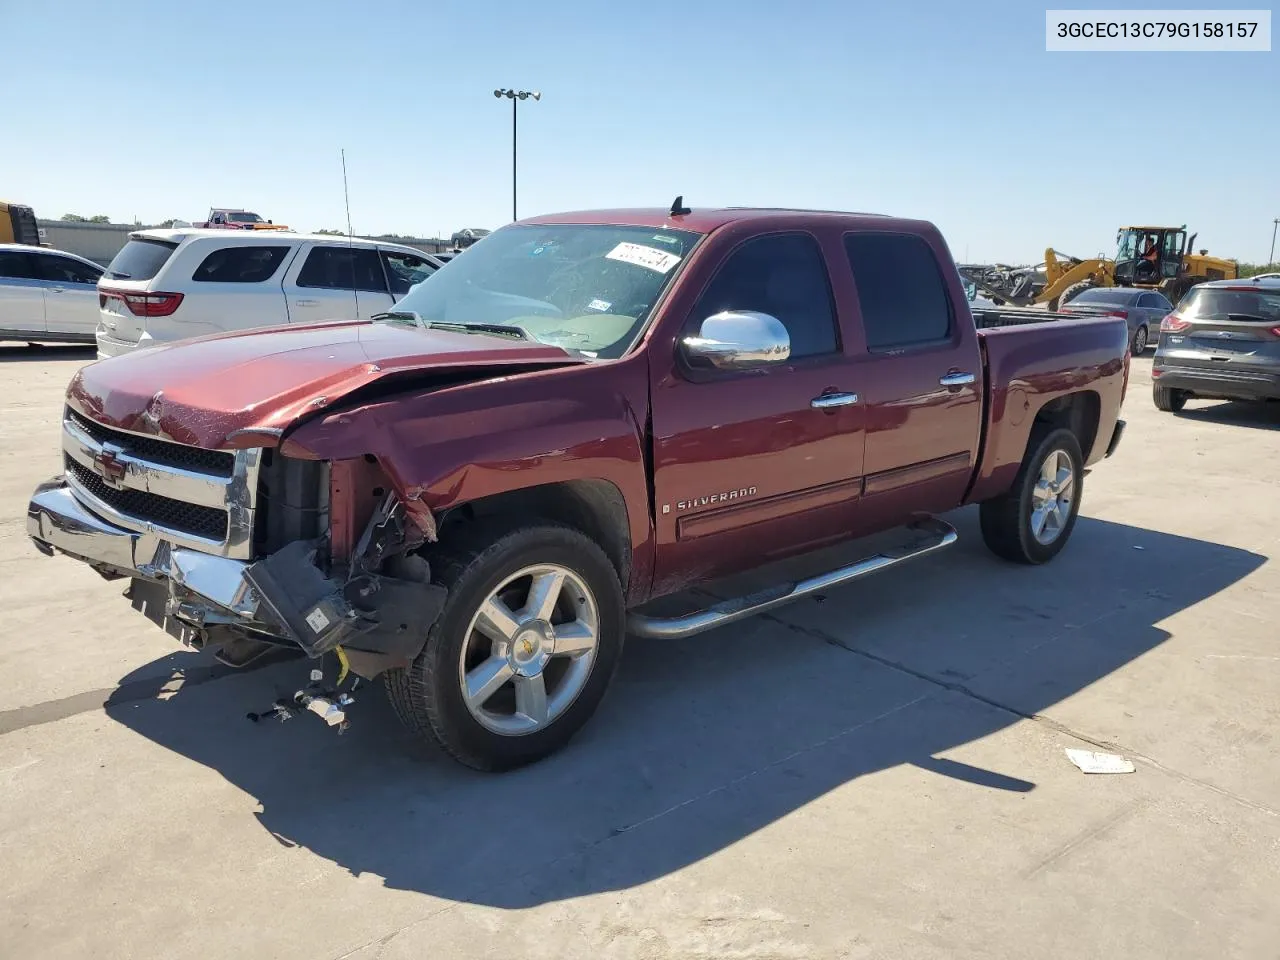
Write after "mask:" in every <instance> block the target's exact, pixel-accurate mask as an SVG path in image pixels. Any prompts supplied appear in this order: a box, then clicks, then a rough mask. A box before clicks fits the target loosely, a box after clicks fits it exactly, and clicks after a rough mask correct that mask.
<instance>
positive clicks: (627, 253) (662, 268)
mask: <svg viewBox="0 0 1280 960" xmlns="http://www.w3.org/2000/svg"><path fill="white" fill-rule="evenodd" d="M606 256H607V257H608V258H609V259H610V260H621V261H622V262H623V263H632V264H635V265H636V266H637V267H644V268H646V269H648V270H652V271H654V272H655V273H668V272H670V270H671V268H672V267H674V266H675V265H676V264H677V263H679V262H680V258H679V257H677V256H676V255H675V254H674V253H667V251H665V250H655V249H654V248H653V247H646V246H644V244H640V243H627V242H626V241H623V242H622V243H620V244H618V245H617V246H616V247H614V248H613V249H612V250H610V251H609V252H608V253H607V254H606Z"/></svg>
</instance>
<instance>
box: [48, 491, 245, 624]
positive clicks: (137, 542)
mask: <svg viewBox="0 0 1280 960" xmlns="http://www.w3.org/2000/svg"><path fill="white" fill-rule="evenodd" d="M27 534H28V535H29V536H30V537H31V539H32V541H33V542H34V543H35V545H36V547H37V548H38V549H39V550H40V551H41V552H42V553H46V554H51V553H53V552H54V551H55V550H56V551H58V552H61V553H65V554H67V555H68V556H71V557H75V558H76V559H78V560H82V561H84V562H85V563H87V564H89V565H90V566H92V567H93V568H94V569H96V570H98V571H99V572H100V573H103V574H105V575H107V576H118V577H140V578H143V579H146V580H162V581H166V582H168V583H169V584H170V597H171V601H172V603H171V606H172V607H173V609H171V610H170V611H169V612H170V613H171V614H176V613H177V612H178V608H179V607H180V606H181V605H182V604H184V602H185V604H186V608H185V610H184V612H185V613H187V614H189V615H190V617H191V620H192V622H195V623H199V622H223V623H243V624H245V625H252V624H253V623H254V622H255V621H256V614H257V608H258V601H257V598H256V597H255V596H254V594H253V591H252V590H251V589H250V587H249V584H248V582H247V581H246V580H245V578H244V571H245V568H246V567H247V566H248V564H247V563H245V562H244V561H242V560H233V559H231V558H229V557H219V556H213V555H210V554H207V553H200V552H199V551H196V550H191V549H188V548H186V547H177V546H174V545H173V544H171V543H170V542H168V541H167V540H164V539H162V538H161V537H159V536H157V535H156V534H154V533H138V532H136V531H133V530H125V529H124V528H122V527H117V526H115V525H114V524H111V523H108V522H107V521H105V520H103V519H102V518H100V517H98V516H97V515H96V514H93V513H91V512H90V511H89V510H88V509H86V508H85V507H84V506H83V505H82V504H81V503H80V501H79V500H77V499H76V498H75V496H74V495H73V494H72V493H71V490H70V488H69V487H68V486H67V485H66V483H65V482H64V481H63V480H62V478H61V477H58V478H55V479H53V480H49V481H47V482H46V483H42V484H41V485H40V486H39V487H37V488H36V490H35V493H33V494H32V496H31V501H30V502H29V503H28V504H27ZM201 615H204V617H205V618H204V619H202V618H201ZM184 619H185V618H184Z"/></svg>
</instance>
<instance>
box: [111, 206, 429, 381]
mask: <svg viewBox="0 0 1280 960" xmlns="http://www.w3.org/2000/svg"><path fill="white" fill-rule="evenodd" d="M442 265H443V264H442V263H441V261H438V260H436V259H435V258H433V257H432V256H431V255H430V254H427V253H423V252H422V251H421V250H416V249H414V248H413V247H405V246H400V245H399V244H394V243H381V242H377V241H373V240H361V239H348V238H346V237H336V236H325V235H319V234H315V235H313V234H300V233H259V232H252V233H251V232H247V231H246V232H239V231H232V230H217V229H213V230H201V229H195V228H184V229H170V230H140V231H137V232H136V233H131V234H130V235H129V242H128V243H126V244H125V245H124V247H123V249H121V251H120V252H119V253H118V254H116V257H115V259H114V260H112V261H111V265H110V266H109V267H107V272H106V273H105V274H104V275H103V277H102V279H101V280H100V281H99V283H98V308H99V309H98V313H99V321H98V329H97V333H96V339H97V344H98V357H99V358H104V357H114V356H119V355H120V354H123V353H129V352H130V351H133V350H136V349H138V348H140V347H146V346H152V345H155V344H157V343H162V342H166V341H170V340H184V339H186V338H188V337H198V336H203V335H205V334H210V333H218V332H221V331H224V330H244V329H248V328H251V327H269V326H275V325H278V324H286V323H314V322H316V321H318V320H361V319H368V318H369V317H370V316H372V315H373V314H375V313H379V312H381V311H384V310H389V309H391V307H392V306H393V305H394V304H395V302H396V301H397V300H399V299H400V298H401V297H402V296H404V294H406V293H408V292H409V288H410V287H411V286H413V285H414V284H416V283H419V282H421V281H422V280H425V279H426V278H427V277H428V276H430V275H431V274H432V273H434V272H435V271H436V270H437V269H439V268H440V267H441V266H442Z"/></svg>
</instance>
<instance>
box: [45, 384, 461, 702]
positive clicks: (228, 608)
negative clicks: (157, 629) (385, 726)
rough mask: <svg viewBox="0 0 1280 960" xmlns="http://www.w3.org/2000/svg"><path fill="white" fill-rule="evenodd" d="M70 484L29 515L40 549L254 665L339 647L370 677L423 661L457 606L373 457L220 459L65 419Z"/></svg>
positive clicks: (160, 619) (62, 481)
mask: <svg viewBox="0 0 1280 960" xmlns="http://www.w3.org/2000/svg"><path fill="white" fill-rule="evenodd" d="M62 439H63V460H64V472H63V474H62V475H61V476H59V477H57V478H55V479H53V480H51V481H49V482H47V483H44V484H41V485H40V487H38V488H37V489H36V491H35V493H34V494H33V495H32V497H31V500H30V503H29V504H28V508H27V531H28V533H29V535H30V537H31V539H32V541H33V542H34V544H35V545H36V547H37V548H38V549H40V550H41V551H42V552H44V553H46V554H53V553H55V552H60V553H64V554H67V555H69V556H72V557H75V558H77V559H79V560H82V561H83V562H85V563H87V564H89V565H90V566H92V567H93V568H94V569H95V570H97V571H98V572H99V573H100V574H101V575H102V576H104V577H106V578H107V579H117V578H123V577H128V578H130V580H131V584H130V588H129V591H128V595H129V597H130V599H131V601H132V603H133V605H134V607H135V608H136V609H139V610H140V611H142V612H143V613H145V614H146V615H147V616H148V617H149V618H150V619H152V620H153V621H154V622H156V623H159V624H161V625H163V626H164V627H165V628H166V629H167V630H169V632H170V633H172V634H174V635H175V636H178V637H180V638H181V639H182V640H183V641H184V642H185V643H187V644H189V645H191V646H194V647H197V648H213V649H215V650H216V651H217V656H218V658H219V659H220V660H222V661H223V662H225V663H228V664H230V665H233V666H243V665H245V664H247V663H249V662H251V661H253V660H255V659H257V658H258V657H259V656H261V655H262V654H264V653H266V652H268V651H270V650H271V649H272V648H279V647H282V646H283V647H294V648H297V649H301V650H302V651H303V652H305V653H306V654H307V655H308V656H309V657H312V658H318V657H321V656H323V655H324V654H326V653H328V652H330V651H334V652H336V653H337V654H338V655H339V658H340V659H341V661H342V663H343V665H344V666H343V669H344V670H345V669H346V667H347V666H348V665H349V667H350V669H351V671H352V672H354V673H356V674H357V675H359V676H362V677H364V678H366V679H372V678H374V677H376V676H377V675H378V674H380V673H382V672H383V671H384V670H387V669H389V668H392V667H397V666H405V665H407V664H408V663H409V662H411V661H412V660H413V658H414V657H415V656H417V654H418V652H419V651H420V650H421V648H422V645H423V643H424V642H425V640H426V635H427V631H428V629H429V627H430V626H431V624H432V623H433V622H434V621H435V618H436V617H437V616H438V615H439V612H440V609H441V608H442V606H443V604H444V600H445V590H444V588H443V587H440V586H437V585H433V584H432V583H431V574H430V570H429V568H428V566H427V563H426V561H425V560H423V559H422V558H421V557H420V556H418V555H417V553H416V551H417V550H418V548H419V547H421V546H422V545H423V544H424V543H426V542H428V541H430V540H433V539H434V537H435V529H434V522H433V518H432V517H431V516H430V513H429V512H427V511H425V510H424V509H423V507H422V505H421V504H420V503H413V504H411V507H412V509H411V510H406V509H405V508H404V505H403V503H402V502H401V500H400V499H399V498H398V497H397V495H396V493H395V492H394V490H392V489H390V488H391V484H390V483H389V482H388V480H387V478H386V476H385V475H384V474H383V473H382V470H381V468H380V467H379V465H378V464H377V462H376V461H374V460H373V458H371V457H369V458H364V459H362V460H358V461H339V462H335V463H328V462H324V461H307V460H299V459H294V458H290V457H287V456H285V455H283V454H282V453H281V452H280V451H279V450H278V449H271V448H267V449H258V448H255V449H249V450H237V451H210V450H204V449H201V448H197V447H191V446H187V445H184V444H179V443H175V442H172V441H169V440H164V439H159V438H156V437H151V436H141V435H138V434H132V433H129V432H126V431H122V430H117V429H114V428H108V427H105V426H103V425H101V424H99V423H96V422H93V421H91V420H89V419H88V418H86V417H84V416H83V415H81V414H79V413H78V412H76V411H74V410H71V409H70V408H68V409H67V411H66V412H65V413H64V417H63V438H62Z"/></svg>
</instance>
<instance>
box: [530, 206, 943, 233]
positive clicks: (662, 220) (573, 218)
mask: <svg viewBox="0 0 1280 960" xmlns="http://www.w3.org/2000/svg"><path fill="white" fill-rule="evenodd" d="M797 218H814V219H823V220H825V219H833V220H858V219H864V218H865V219H867V220H873V221H875V222H876V223H877V224H878V225H881V226H883V225H884V223H885V222H886V221H892V222H900V223H904V224H906V223H919V222H920V221H915V220H905V219H899V218H896V217H890V216H888V215H886V214H883V213H854V212H849V211H843V210H805V209H801V208H793V207H707V208H705V209H694V210H692V211H690V212H689V213H686V214H683V215H680V216H672V215H671V210H670V209H669V208H666V207H636V208H624V209H615V210H577V211H573V212H569V213H550V214H546V215H543V216H537V217H529V218H527V219H525V220H522V221H520V222H521V223H534V224H537V223H546V224H551V223H596V224H617V225H623V224H626V225H631V226H638V227H655V228H658V227H666V228H667V229H669V230H675V229H679V230H692V231H694V232H695V233H710V232H711V231H713V230H717V229H719V228H720V227H723V226H726V225H727V224H730V223H739V222H742V221H749V220H759V221H769V220H787V221H794V220H796V219H797Z"/></svg>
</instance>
